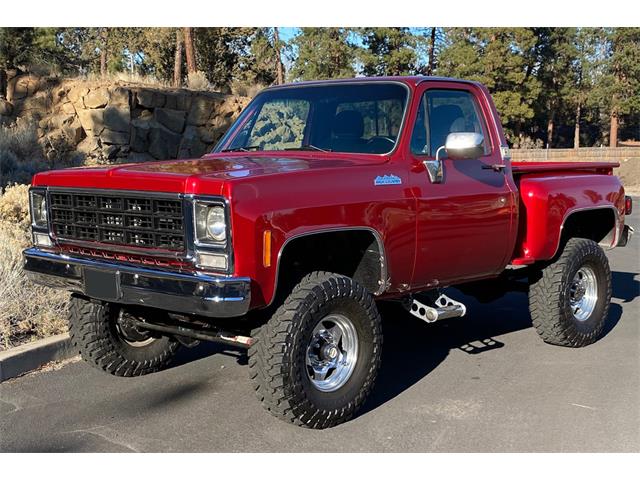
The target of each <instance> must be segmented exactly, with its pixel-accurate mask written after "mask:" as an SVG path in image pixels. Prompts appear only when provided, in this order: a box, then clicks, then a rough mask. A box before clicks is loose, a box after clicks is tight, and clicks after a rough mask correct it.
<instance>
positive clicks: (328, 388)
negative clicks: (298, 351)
mask: <svg viewBox="0 0 640 480" xmlns="http://www.w3.org/2000/svg"><path fill="white" fill-rule="evenodd" d="M305 358H306V368H307V375H308V377H309V380H310V381H311V384H312V385H313V386H314V387H315V388H317V389H318V390H320V391H321V392H334V391H336V390H338V389H339V388H340V387H342V386H343V385H344V384H345V383H347V381H348V380H349V378H350V377H351V374H352V373H353V370H354V369H355V366H356V361H357V358H358V333H357V332H356V328H355V327H354V325H353V323H352V322H351V320H349V319H348V318H347V317H345V316H344V315H341V314H336V313H334V314H331V315H327V316H326V317H324V318H323V319H322V320H320V321H319V322H318V324H317V325H316V326H315V328H314V329H313V333H312V334H311V340H310V342H309V345H308V346H307V351H306V355H305Z"/></svg>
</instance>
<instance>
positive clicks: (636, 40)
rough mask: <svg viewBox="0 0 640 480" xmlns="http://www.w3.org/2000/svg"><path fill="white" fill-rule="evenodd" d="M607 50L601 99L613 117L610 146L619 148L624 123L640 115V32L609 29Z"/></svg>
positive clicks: (611, 118)
mask: <svg viewBox="0 0 640 480" xmlns="http://www.w3.org/2000/svg"><path fill="white" fill-rule="evenodd" d="M607 50H608V55H607V58H606V64H605V75H604V76H603V78H602V81H601V82H600V83H599V85H598V89H597V95H598V97H599V98H600V100H601V101H602V103H603V105H604V106H605V108H606V111H607V113H608V115H609V123H610V128H609V145H610V146H611V147H615V146H617V145H618V128H619V124H620V121H621V120H622V121H624V117H625V116H633V115H634V114H636V113H638V112H640V28H636V27H634V28H613V29H608V30H607Z"/></svg>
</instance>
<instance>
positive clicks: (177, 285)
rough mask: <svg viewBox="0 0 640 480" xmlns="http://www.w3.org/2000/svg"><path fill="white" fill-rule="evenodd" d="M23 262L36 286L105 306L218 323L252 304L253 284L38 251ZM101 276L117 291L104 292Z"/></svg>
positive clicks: (30, 252) (31, 250) (27, 254)
mask: <svg viewBox="0 0 640 480" xmlns="http://www.w3.org/2000/svg"><path fill="white" fill-rule="evenodd" d="M23 256H24V270H25V272H26V273H27V276H28V277H29V278H30V279H31V280H33V281H34V282H36V283H39V284H42V285H46V286H48V287H54V288H63V289H66V290H70V291H72V292H77V293H80V294H83V295H87V296H89V297H91V298H97V299H99V300H105V301H110V302H116V303H122V304H126V305H141V306H147V307H154V308H160V309H163V310H167V311H170V312H178V313H187V314H192V315H203V316H207V317H215V318H227V317H239V316H242V315H244V314H246V313H247V311H248V310H249V304H250V303H251V280H250V279H249V278H244V277H224V276H218V275H207V274H200V273H178V272H169V271H164V270H157V269H152V268H146V267H138V266H130V265H122V264H117V263H110V262H107V261H97V260H92V259H86V258H78V257H70V256H67V255H62V254H57V253H49V252H44V251H42V250H40V249H38V248H29V249H27V250H25V251H24V252H23ZM87 271H89V272H90V273H91V278H93V279H94V280H92V281H93V285H88V282H87V281H86V277H87V275H86V272H87ZM100 275H104V276H105V277H104V279H105V280H106V283H111V281H113V285H112V286H111V285H109V286H107V287H105V288H102V287H101V286H100V285H99V283H100V280H101V278H103V277H100ZM95 279H97V280H98V284H97V285H96V280H95ZM88 287H89V288H88Z"/></svg>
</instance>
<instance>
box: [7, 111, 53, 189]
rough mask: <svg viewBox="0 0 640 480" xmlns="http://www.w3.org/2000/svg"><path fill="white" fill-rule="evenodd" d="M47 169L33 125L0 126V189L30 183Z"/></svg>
mask: <svg viewBox="0 0 640 480" xmlns="http://www.w3.org/2000/svg"><path fill="white" fill-rule="evenodd" d="M47 168H48V165H47V163H46V162H45V160H44V154H43V151H42V147H41V145H40V144H39V143H38V135H37V131H36V126H35V125H34V124H33V123H29V122H26V121H18V122H16V123H12V124H10V125H0V188H3V187H5V186H7V185H9V184H11V183H30V182H31V177H32V176H33V175H34V174H35V173H37V172H39V171H41V170H46V169H47Z"/></svg>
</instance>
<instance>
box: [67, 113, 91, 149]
mask: <svg viewBox="0 0 640 480" xmlns="http://www.w3.org/2000/svg"><path fill="white" fill-rule="evenodd" d="M62 133H64V136H65V137H67V139H68V140H69V142H70V143H71V144H72V145H77V144H78V143H80V142H81V141H82V139H83V138H85V137H86V134H85V132H84V130H83V129H82V125H81V124H80V120H78V119H77V118H75V119H74V120H73V122H71V123H69V124H67V125H64V126H63V127H62Z"/></svg>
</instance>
